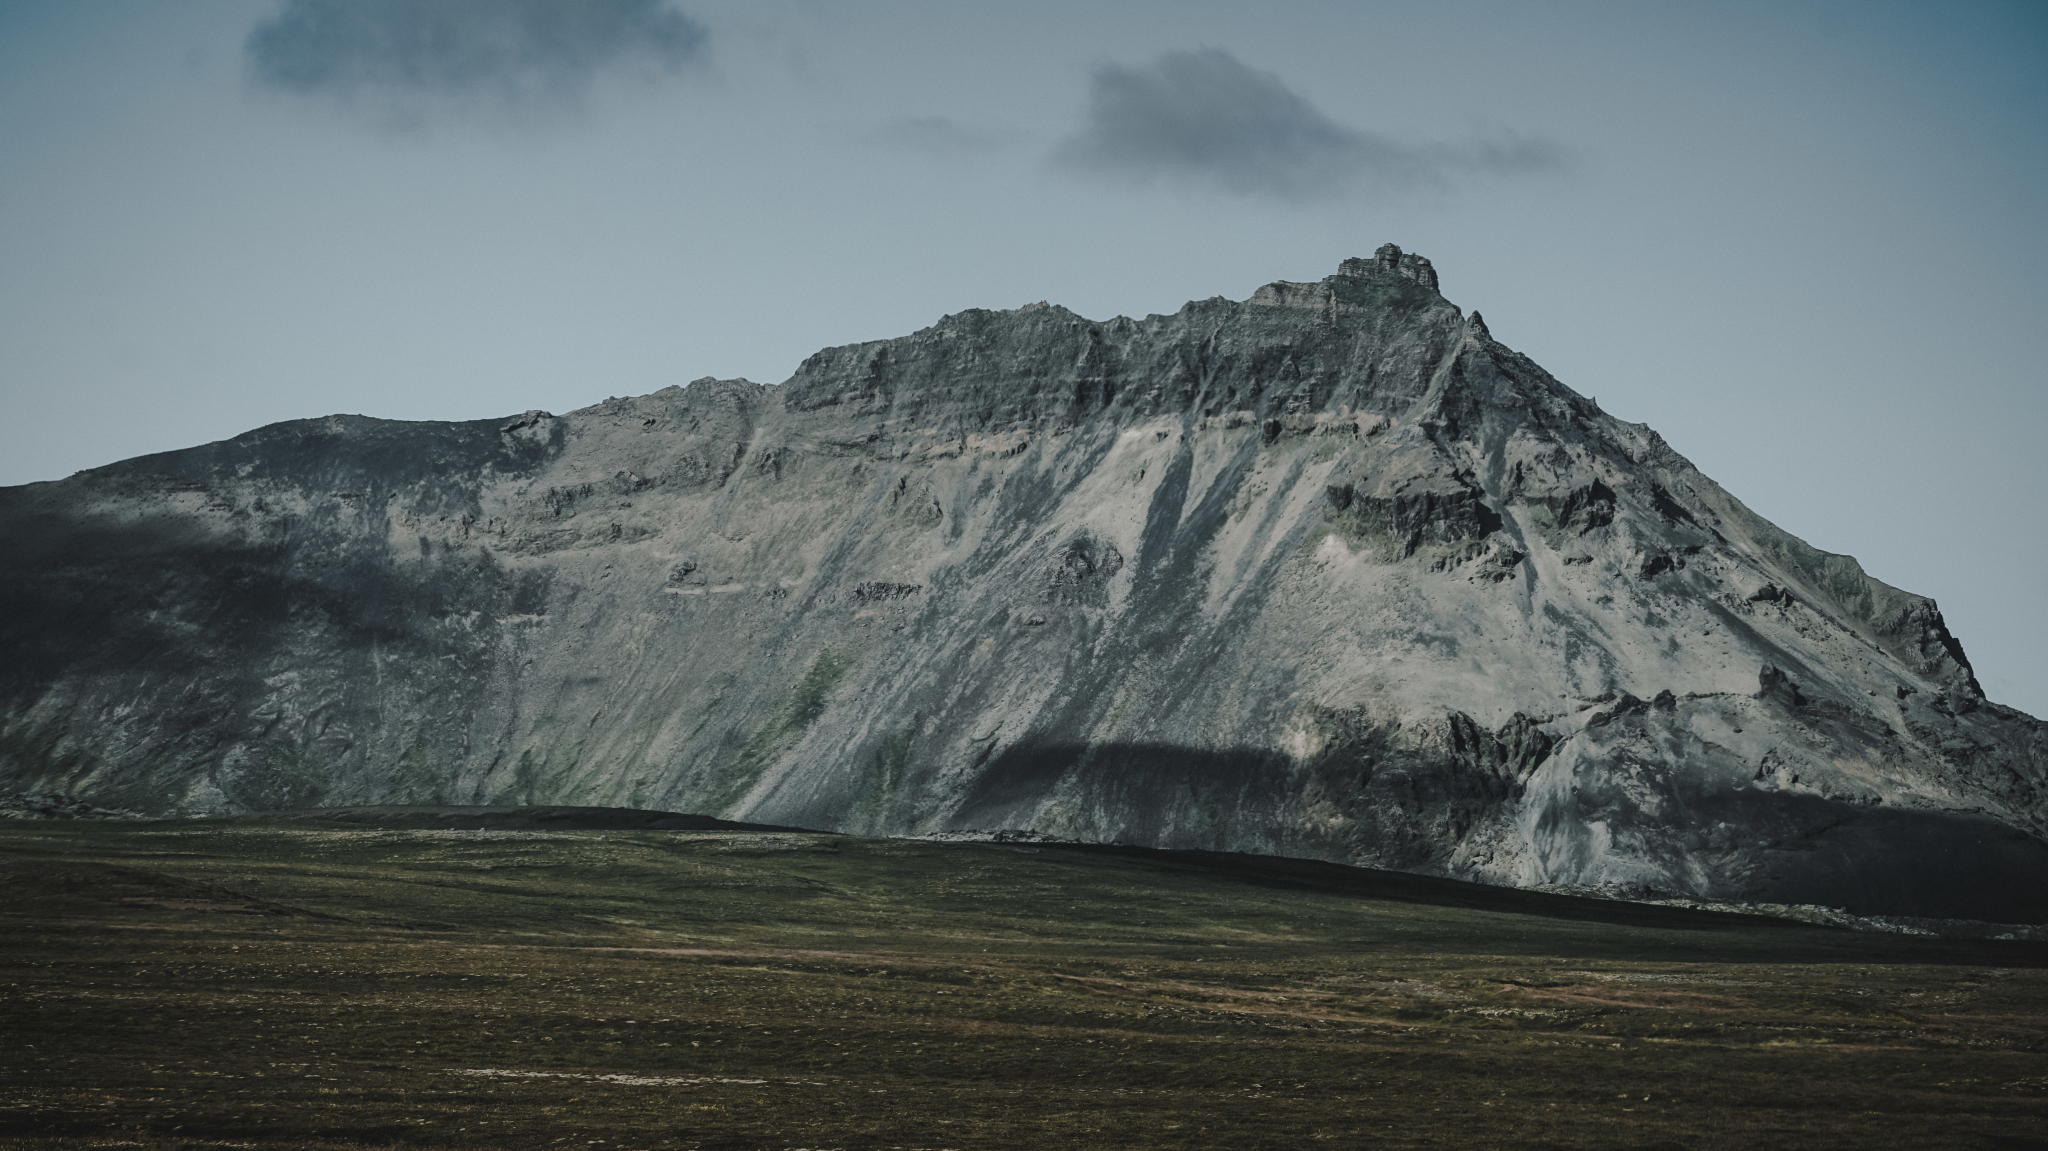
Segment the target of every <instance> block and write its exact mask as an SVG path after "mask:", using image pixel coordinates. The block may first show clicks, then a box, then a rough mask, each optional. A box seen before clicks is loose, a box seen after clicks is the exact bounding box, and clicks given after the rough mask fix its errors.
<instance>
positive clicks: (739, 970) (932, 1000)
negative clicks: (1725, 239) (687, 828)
mask: <svg viewBox="0 0 2048 1151" xmlns="http://www.w3.org/2000/svg"><path fill="white" fill-rule="evenodd" d="M308 913H317V914H308ZM322 916H326V917H331V918H322ZM0 962H4V966H5V970H4V972H0V981H4V983H5V985H6V987H5V992H6V994H5V998H4V1008H0V1036H4V1042H0V1073H4V1078H0V1142H4V1143H5V1144H6V1145H8V1146H13V1147H47V1148H67V1149H68V1148H87V1147H138V1148H145V1149H161V1148H171V1147H218V1146H235V1147H252V1148H334V1149H337V1151H344V1149H356V1148H387V1147H449V1148H465V1147H476V1148H495V1147H506V1148H526V1147H531V1148H558V1149H559V1148H569V1147H579V1148H598V1149H601V1151H632V1149H641V1148H644V1149H647V1151H656V1149H664V1148H673V1149H677V1151H681V1149H685V1148H705V1149H711V1148H775V1149H778V1151H780V1149H792V1148H812V1149H817V1148H848V1149H853V1148H876V1149H885V1148H903V1149H906V1151H907V1149H910V1148H960V1149H962V1151H965V1149H969V1148H1136V1147H1162V1148H1219V1149H1220V1148H1230V1149H1233V1151H1235V1149H1252V1148H1323V1147H1327V1148H1364V1147H1373V1148H1379V1147H1411V1146H1433V1147H1572V1148H1578V1147H1636V1148H1641V1147H1688V1148H1695V1147H1696V1148H1709V1147H1716V1148H1718V1147H1802V1148H1806V1147H1916V1148H1917V1147H2005V1148H2026V1147H2041V1146H2048V1143H2044V1142H2042V1141H2041V1140H2042V1139H2043V1134H2044V1132H2048V1059H2044V1057H2043V1056H2044V1047H2048V949H2044V948H2042V947H2040V946H2039V945H2031V944H1993V943H1960V942H1943V941H1938V940H1931V939H1919V938H1910V937H1900V936H1884V935H1867V934H1854V933H1850V932H1845V931H1839V930H1831V929H1825V928H1814V927H1808V926H1804V925H1798V924H1787V923H1780V922H1775V921H1768V920H1760V919H1751V918H1747V917H1738V916H1725V915H1712V914H1705V913H1694V912H1685V911H1680V910H1677V909H1668V908H1653V907H1640V906H1634V905H1625V904H1606V903H1598V902H1592V901H1583V900H1573V899H1568V898H1565V897H1559V896H1542V895H1536V894H1532V893H1523V892H1512V891H1504V890H1499V889H1490V888H1474V887H1470V886H1466V885H1460V884H1453V883H1449V882H1446V881H1437V880H1427V879H1418V878H1415V877H1409V876H1399V875H1390V874H1386V873H1377V872H1366V871H1357V870H1354V869H1346V868H1338V867H1334V866H1330V865H1323V864H1313V863H1303V862H1299V861H1281V860H1265V859H1259V858H1256V857H1246V856H1228V855H1207V854H1199V853H1164V852H1147V851H1138V850H1126V849H1111V848H1095V849H1090V848H1059V847H1048V846H1024V845H999V844H929V843H915V842H903V841H889V840H873V839H858V838H845V837H832V836H813V835H762V834H750V833H664V832H616V831H611V832H595V831H590V832H544V833H535V832H431V831H366V830H346V831H339V830H321V829H310V828H308V827H307V826H306V825H304V824H299V825H295V826H287V825H284V824H282V823H277V824H270V825H265V824H261V823H215V824H205V823H195V824H183V825H176V824H153V825H122V824H93V823H41V824H15V825H11V826H4V827H0Z"/></svg>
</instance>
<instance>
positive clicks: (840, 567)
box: [0, 245, 2048, 923]
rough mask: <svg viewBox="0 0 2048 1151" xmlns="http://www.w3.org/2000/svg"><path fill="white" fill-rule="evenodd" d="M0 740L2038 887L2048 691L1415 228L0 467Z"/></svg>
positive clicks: (2000, 898) (791, 808)
mask: <svg viewBox="0 0 2048 1151" xmlns="http://www.w3.org/2000/svg"><path fill="white" fill-rule="evenodd" d="M0 531H4V532H5V538H6V539H7V540H8V547H7V548H6V549H5V556H4V558H0V650H4V653H5V659H4V662H0V783H4V784H5V785H7V786H11V787H16V788H19V789H22V790H25V791H34V792H62V793H65V794H69V795H74V796H79V797H82V798H84V799H86V800H89V801H90V802H92V803H96V804H104V805H108V806H113V807H126V808H136V809H140V810H145V811H149V812H155V813H162V812H171V811H186V812H190V811H222V812H234V811H258V810H275V809H288V808H301V807H306V806H309V805H313V804H329V805H370V804H392V803H398V804H429V805H431V804H498V805H508V806H549V805H574V806H610V807H635V808H659V809H667V810H676V811H691V812H699V813H704V814H708V815H714V816H718V817H721V818H726V819H737V820H747V821H752V822H766V823H773V824H777V825H785V826H800V827H816V828H824V829H831V830H840V831H850V832H862V833H879V834H896V835H927V836H930V835H943V834H948V833H954V832H961V833H965V832H969V831H973V832H975V833H977V834H993V833H996V832H1004V831H1007V832H1014V833H1018V834H1024V833H1029V835H1033V836H1044V837H1048V838H1054V839H1064V840H1082V841H1118V842H1128V843H1138V844H1147V845H1152V846H1159V847H1169V848H1207V849H1225V850H1236V851H1254V852H1269V853H1277V854H1286V855H1297V856H1312V857H1318V858H1324V859H1332V860H1339V861H1344V862H1352V863H1360V864H1368V865H1373V866H1380V867H1393V868H1404V869H1409V870H1414V871H1421V872H1428V873H1433V874H1440V875H1449V876H1457V877H1463V878H1470V879H1479V880H1485V881H1489V882H1497V883H1509V884H1520V885H1542V884H1564V885H1583V886H1602V885H1605V886H1619V887H1629V886H1631V885H1637V886H1646V887H1653V888H1655V889H1657V890H1659V891H1663V892H1669V893H1673V896H1674V897H1683V898H1695V899H1707V900H1752V901H1766V902H1776V903H1784V904H1788V905H1791V904H1799V905H1805V904H1816V905H1827V906H1837V907H1844V908H1848V909H1850V910H1851V911H1853V912H1856V913H1859V914H1889V915H1907V916H1927V917H1936V918H1953V919H1975V920H1984V921H1988V922H1997V923H2031V922H2040V921H2042V920H2043V919H2044V918H2048V846H2044V841H2043V837H2044V835H2048V792H2044V788H2048V733H2044V725H2043V724H2042V723H2040V722H2039V721H2037V720H2035V719H2032V718H2031V717H2028V716H2026V715H2023V714H2021V713H2019V712H2017V711H2014V710H2012V709H2010V708H2006V707H2002V706H2000V705H1998V704H1996V703H1993V702H1991V701H1989V700H1986V699H1985V698H1984V696H1983V692H1982V690H1981V689H1980V688H1979V686H1978V685H1977V682H1976V680H1975V678H1974V677H1973V676H1972V674H1971V671H1970V665H1969V662H1968V660H1967V659H1966V658H1965V656H1964V654H1963V650H1962V647H1961V646H1960V644H1958V643H1957V642H1956V640H1955V638H1954V637H1953V636H1952V635H1950V634H1949V632H1948V630H1947V628H1946V626H1945V625H1944V624H1943V622H1942V619H1941V613H1940V612H1939V610H1938V609H1937V608H1936V607H1935V605H1934V603H1933V602H1932V601H1931V600H1927V599H1924V598H1922V597H1919V596H1914V595H1911V594H1908V593H1906V592H1902V591H1900V590H1898V589H1896V588H1892V587H1890V586H1887V585H1886V584H1884V583H1882V582H1880V581H1878V580H1876V579H1874V578H1872V577H1870V576H1869V575H1867V574H1866V573H1864V571H1863V570H1862V568H1861V567H1860V566H1859V565H1858V564H1857V563H1856V561H1855V560H1853V559H1851V558H1849V557H1847V556H1840V555H1831V554H1828V553H1825V552H1822V551H1819V550H1817V549H1815V548H1812V547H1810V546H1808V545H1807V544H1805V543H1803V542H1801V541H1799V540H1797V539H1795V538H1793V537H1791V536H1790V535H1788V534H1786V533H1785V532H1782V531H1780V530H1778V529H1777V528H1775V527H1773V526H1772V525H1770V524H1769V523H1766V522H1765V521H1764V520H1762V519H1761V518H1759V517H1758V516H1757V515H1755V514H1754V513H1753V512H1751V511H1750V510H1749V509H1748V508H1746V507H1744V506H1743V505H1742V504H1741V502H1739V501H1738V500H1736V499H1735V498H1734V497H1733V496H1731V495H1729V494H1728V493H1727V492H1725V491H1723V490H1722V489H1721V488H1720V487H1719V486H1718V485H1716V484H1715V483H1714V482H1713V481H1711V480H1709V479H1708V478H1706V477H1705V476H1703V475H1701V474H1700V473H1699V472H1698V471H1697V470H1696V469H1694V468H1693V467H1692V465H1691V464H1689V463H1687V462H1686V461H1685V460H1684V459H1682V458H1681V457H1679V456H1678V455H1677V453H1675V452H1673V451H1672V450H1671V449H1670V447H1669V446H1668V445H1666V444H1665V442H1664V441H1663V440H1662V439H1661V438H1659V437H1658V436H1657V435H1656V433H1654V432H1652V431H1650V430H1649V429H1648V428H1646V427H1643V426H1641V425H1637V424H1629V423H1625V422H1623V421H1621V420H1618V419H1615V418H1614V417H1612V416H1609V415H1607V414H1605V413H1603V412H1601V411H1600V410H1599V409H1598V407H1597V406H1595V405H1594V403H1593V402H1592V401H1591V400H1589V399H1587V398H1586V397H1584V396H1580V395H1579V394H1577V393H1576V392H1573V391H1572V390H1571V389H1570V388H1567V387H1565V386H1564V385H1563V384H1561V383H1559V382H1558V381H1557V380H1555V379H1553V378H1552V377H1551V376H1550V375H1549V374H1548V373H1546V372H1544V371H1543V370H1542V369H1541V368H1540V367H1538V366H1537V365H1535V364H1534V363H1532V362H1531V361H1530V360H1528V359H1527V358H1526V357H1524V356H1522V355H1520V354H1519V353H1516V352H1514V351H1512V350H1511V349H1509V348H1507V347H1505V346H1503V345H1501V344H1500V343H1499V342H1497V341H1495V340H1494V339H1493V338H1492V337H1491V336H1490V335H1489V334H1488V333H1487V332H1486V330H1485V328H1484V326H1483V325H1481V324H1479V323H1478V322H1477V317H1476V316H1474V317H1470V318H1468V317H1466V316H1464V315H1463V314H1462V313H1461V312H1460V310H1459V309H1458V308H1457V307H1455V306H1454V305H1452V304H1451V303H1449V302H1447V301H1446V300H1444V299H1443V297H1442V296H1441V295H1440V294H1439V293H1438V290H1437V279H1436V273H1435V270H1434V269H1433V268H1432V267H1431V266H1430V265H1429V263H1428V261H1426V260H1422V259H1421V258H1419V257H1416V256H1413V255H1410V254H1405V253H1402V252H1401V251H1400V250H1399V249H1398V248H1395V247H1393V246H1392V245H1388V246H1387V247H1384V248H1382V249H1381V250H1380V251H1379V252H1378V253H1377V254H1375V255H1374V256H1373V257H1372V258H1370V259H1360V260H1346V261H1345V262H1344V263H1343V265H1342V267H1341V269H1340V271H1339V273H1338V274H1337V275H1334V276H1331V277H1329V278H1327V279H1324V280H1322V281H1320V282H1317V283H1275V284H1269V285H1267V286H1266V287H1263V288H1261V289H1259V290H1258V291H1257V292H1255V293H1254V294H1253V295H1252V296H1251V298H1250V299H1249V300H1246V301H1243V302H1232V301H1229V300H1224V299H1220V298H1218V299H1210V300H1204V301H1198V302H1195V303H1191V304H1188V305H1187V306H1186V307H1184V308H1182V309H1181V310H1180V311H1179V312H1177V313H1175V314H1173V315H1170V316H1148V317H1145V318H1144V319H1142V320H1134V319H1128V318H1123V317H1119V318H1116V319H1112V320H1108V321H1103V322H1097V321H1091V320H1087V319H1084V318H1082V317H1080V316H1077V315H1075V314H1074V313H1072V312H1069V311H1067V310H1065V309H1063V308H1058V307H1054V306H1050V305H1046V304H1036V305H1031V306H1028V307H1024V308H1020V309H1017V310H1015V311H1007V312H992V311H979V310H977V311H969V312H963V313H960V314H957V315H953V316H948V317H946V318H945V319H943V320H941V321H940V322H938V323H937V324H935V325H933V326H932V327H930V328H927V329H925V330H923V331H920V332H917V333H915V334H913V335H910V336H906V337H903V338H901V339H895V340H885V341H877V342H873V343H865V344H857V345H850V346H847V347H839V348H830V349H826V350H825V351H822V352H819V353H818V354H816V355H814V356H812V357H811V358H810V359H808V360H806V361H805V362H804V363H803V365H802V366H801V367H800V368H799V369H798V370H797V372H796V374H795V375H794V376H793V377H791V379H789V380H788V381H787V382H785V383H784V384H782V385H780V386H774V387H769V386H762V385H759V384H754V383H750V382H748V381H745V380H713V379H704V380H699V381H697V382H695V383H693V384H691V385H690V386H688V387H686V388H685V387H672V388H666V389H663V390H661V391H659V392H656V393H654V394H652V395H648V396H640V397H633V398H615V399H610V400H607V401H605V402H604V403H601V404H596V405H593V406H591V407H589V408H585V409H582V410H580V411H574V412H569V413H566V414H564V415H559V416H555V415H549V414H548V413H544V412H528V413H524V414H522V415H520V416H515V417H510V418H503V417H501V418H498V419H491V420H479V421H474V422H469V423H398V422H392V421H384V420H374V419H367V418H364V417H359V416H334V417H329V418H326V419H319V420H303V421H295V422H291V423H285V424H278V425H273V426H271V427H267V428H262V429H259V430H257V431H253V432H250V433H248V434H246V435H243V436H240V437H237V438H235V439H233V440H228V441H225V442H221V443H216V444H209V445H206V446H203V447H198V448H192V449H189V450H186V451H178V452H170V453H165V454H162V455H157V456H149V457H143V458H140V459H135V460H129V461H126V462H123V463H119V464H114V465H111V466H108V467H104V468H99V469H95V470H93V471H89V472H83V473H80V474H79V475H77V476H74V477H72V478H70V479H68V480H64V481H60V482H56V483H48V484H33V485H28V486H26V487H20V488H12V489H5V490H4V491H0Z"/></svg>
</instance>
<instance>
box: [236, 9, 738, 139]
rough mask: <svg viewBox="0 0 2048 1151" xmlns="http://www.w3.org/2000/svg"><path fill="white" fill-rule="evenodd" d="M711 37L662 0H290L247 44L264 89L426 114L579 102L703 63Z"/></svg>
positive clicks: (253, 71) (254, 31)
mask: <svg viewBox="0 0 2048 1151" xmlns="http://www.w3.org/2000/svg"><path fill="white" fill-rule="evenodd" d="M705 38H706V33H705V30H704V27H703V26H702V25H701V24H698V23H697V22H696V21H695V20H692V19H690V18H689V17H688V16H686V15H684V14H683V13H681V12H678V11H676V10H675V9H672V8H669V7H666V6H665V5H664V4H663V3H662V2H661V0H282V2H281V4H280V7H279V10H278V12H277V14H276V15H275V16H273V17H271V18H270V19H268V20H265V21H263V22H262V23H259V24H257V25H256V27H255V28H254V29H252V30H251V31H250V33H249V39H248V41H247V42H246V43H245V44H244V45H243V51H244V53H245V54H246V56H247V58H248V62H249V65H250V69H251V74H252V76H253V78H254V80H255V81H256V83H257V84H259V85H260V86H262V87H266V88H270V89H274V90H276V91H280V92H286V93H290V94H293V95H298V96H306V97H328V98H334V99H339V100H341V101H343V102H345V103H351V104H353V103H356V102H358V101H363V102H368V103H370V104H371V105H372V106H375V107H380V108H382V109H384V110H387V111H393V112H398V113H401V114H412V115H417V114H420V113H422V112H423V111H424V110H425V108H426V107H427V106H429V105H440V106H446V105H460V104H474V103H482V104H485V105H489V106H494V107H496V108H497V109H499V110H502V111H533V110H539V109H543V108H549V107H556V108H559V107H562V106H565V105H573V104H574V103H575V102H576V101H577V100H578V99H580V98H581V96H582V95H583V93H584V92H585V91H587V90H588V89H589V87H590V85H591V83H592V81H594V80H595V79H596V78H597V77H598V76H599V75H600V74H601V73H619V72H634V71H638V72H640V73H642V74H648V73H652V74H657V75H658V74H665V73H672V72H675V71H677V70H679V69H681V68H683V67H685V66H686V65H689V64H691V63H693V62H695V61H696V60H698V59H699V58H700V57H701V56H702V55H703V53H704V42H705Z"/></svg>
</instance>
